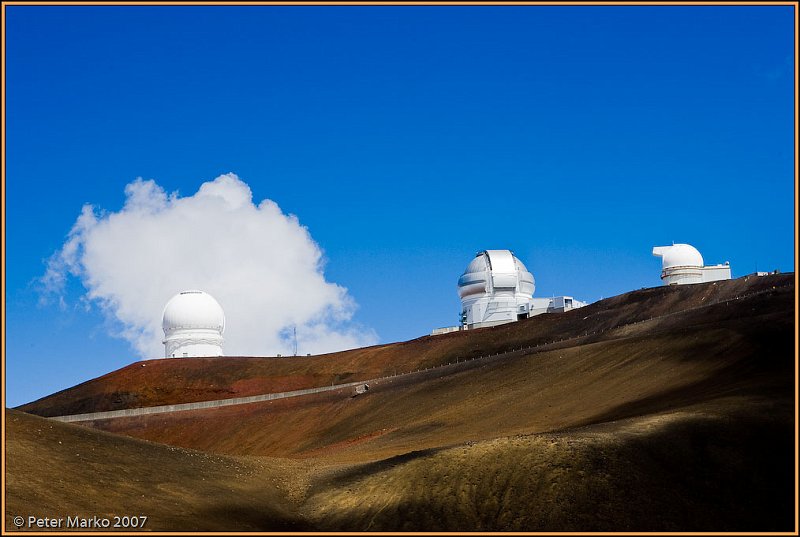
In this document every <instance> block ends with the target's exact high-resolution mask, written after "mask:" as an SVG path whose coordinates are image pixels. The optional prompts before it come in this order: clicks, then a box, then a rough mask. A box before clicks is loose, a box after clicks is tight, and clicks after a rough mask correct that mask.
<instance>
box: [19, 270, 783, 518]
mask: <svg viewBox="0 0 800 537" xmlns="http://www.w3.org/2000/svg"><path fill="white" fill-rule="evenodd" d="M792 276H793V275H789V276H770V277H764V278H749V279H747V280H745V279H740V280H734V281H732V282H718V284H717V285H714V284H703V285H695V286H686V288H684V289H663V288H662V289H655V290H654V289H648V290H643V291H637V292H634V293H629V294H627V295H622V296H620V297H615V298H613V299H609V301H603V302H602V303H600V304H595V305H593V306H589V307H587V308H583V309H581V310H577V311H573V312H571V313H567V314H563V315H552V316H546V317H542V318H541V319H532V320H529V321H524V322H519V323H514V325H509V327H498V328H500V329H503V328H505V330H499V329H497V328H496V329H489V330H476V331H474V332H473V333H472V334H471V337H472V338H474V340H471V341H473V342H474V341H477V343H476V344H477V345H479V346H480V345H483V344H482V343H481V341H483V340H485V341H486V343H485V346H486V347H492V346H493V345H494V346H495V348H497V347H499V346H501V345H503V344H504V345H506V347H505V348H513V347H514V346H519V343H520V341H521V340H524V341H536V339H537V338H542V340H544V341H547V340H552V339H556V338H555V337H554V336H553V334H546V333H540V332H537V325H536V324H535V323H534V321H537V320H540V321H541V322H542V323H543V324H544V323H554V324H553V326H556V327H557V328H559V327H560V329H561V332H560V333H559V332H558V330H555V332H556V334H557V335H560V336H566V337H569V336H577V335H579V334H585V333H587V332H591V330H588V328H590V327H591V326H597V325H600V326H601V327H603V328H605V330H600V331H599V332H598V333H596V334H593V335H589V336H587V337H583V338H579V339H575V340H570V341H564V342H562V343H561V344H559V345H556V346H554V347H548V350H545V351H543V352H535V353H527V354H525V353H520V354H519V355H512V356H508V357H497V358H491V359H488V360H482V361H479V362H475V363H473V364H472V365H471V366H470V367H467V368H465V369H463V370H461V371H457V372H455V373H451V374H447V375H444V374H442V372H441V370H433V371H430V372H428V373H426V374H423V375H421V376H420V377H416V378H405V379H403V380H402V381H401V380H400V379H395V380H394V381H392V382H384V383H379V384H378V385H376V386H375V387H374V388H373V389H371V390H370V391H369V392H368V393H367V394H365V395H363V396H359V397H355V398H352V397H349V392H348V393H346V394H343V393H335V392H330V393H326V394H319V395H315V396H308V397H299V398H294V399H284V400H277V401H272V402H267V403H256V404H249V405H241V406H231V407H224V408H219V409H213V410H203V411H188V412H176V413H171V414H158V415H150V416H141V417H137V418H124V419H115V420H104V421H96V422H93V423H90V424H89V425H92V426H93V427H95V428H100V429H105V430H106V431H110V432H114V433H120V434H124V435H128V436H134V437H139V438H141V439H145V440H150V441H153V442H159V443H162V444H168V445H171V446H173V447H174V448H175V449H179V450H187V451H186V452H187V453H188V452H191V453H196V452H195V451H190V450H193V449H194V450H202V452H203V453H204V455H203V456H205V457H209V458H211V459H214V458H215V457H218V458H220V460H242V461H258V463H259V464H260V465H261V469H260V471H259V472H257V477H256V479H268V478H269V476H274V475H278V474H280V475H286V473H285V472H286V471H287V470H286V468H289V467H291V475H292V476H293V477H292V479H291V480H289V481H281V480H280V479H278V480H277V481H275V482H276V483H278V484H279V485H278V486H279V487H282V488H281V494H282V497H283V498H284V500H285V501H284V502H283V503H280V502H279V503H276V504H274V505H277V506H281V511H280V513H278V515H279V516H278V515H275V516H274V517H273V518H269V517H266V518H264V519H263V525H262V526H261V529H270V528H271V527H287V524H288V525H292V527H297V528H300V527H305V528H313V529H328V530H331V529H344V530H386V531H392V530H395V531H396V530H471V529H481V530H523V531H524V530H545V531H557V530H601V531H602V530H631V531H644V530H664V531H670V530H684V531H699V530H710V531H713V530H717V531H722V530H727V531H737V530H741V531H755V530H764V531H767V530H783V531H789V530H791V529H792V528H793V527H794V508H793V505H794V503H793V502H794V499H795V498H794V469H795V466H794V465H795V463H794V455H795V452H794V447H795V446H794V393H795V392H794V379H795V376H794V375H795V364H794V338H795V319H794V304H795V294H794V286H793V278H792ZM733 296H743V297H744V298H741V299H739V300H733V301H729V302H722V303H712V302H716V301H717V300H719V299H721V298H731V297H733ZM709 303H712V304H710V305H707V306H704V307H697V306H702V305H703V304H709ZM590 308H593V309H590ZM620 310H622V311H623V313H620ZM668 312H673V314H671V315H666V316H658V315H663V314H664V313H668ZM578 313H579V314H580V316H578V315H576V314H578ZM570 316H571V317H572V321H569V320H567V321H563V320H558V322H556V321H553V320H551V319H556V318H560V319H569V317H570ZM654 316H655V318H653V319H650V320H645V321H643V322H638V323H636V324H626V321H627V320H628V319H633V320H636V319H648V318H650V317H654ZM590 322H592V323H593V324H591V325H588V324H587V323H590ZM615 326H617V328H614V327H615ZM511 328H513V330H511ZM594 331H595V332H597V330H594ZM463 335H464V334H457V336H463ZM526 337H527V339H524V338H526ZM440 338H443V339H442V340H441V341H446V340H448V339H449V340H451V341H455V342H458V343H461V344H463V342H462V341H461V340H462V339H463V338H448V336H440ZM503 338H505V340H506V342H505V343H503ZM436 339H437V338H422V339H421V340H416V342H410V343H416V344H417V345H421V344H422V343H427V344H437V345H438V344H439V343H438V342H437V341H435V340H436ZM432 340H433V341H432ZM387 347H392V346H387ZM387 347H384V348H387ZM397 347H399V348H402V347H403V345H402V344H400V345H398V346H397ZM367 351H368V349H367V350H362V351H361V352H367ZM399 354H401V353H399ZM475 365H479V367H475ZM331 367H333V366H331ZM68 392H69V391H68ZM62 393H63V392H62ZM73 393H77V392H73ZM46 400H47V399H45V400H44V401H46ZM64 401H65V400H63V399H62V400H60V403H59V404H67V405H69V401H66V403H64ZM14 416H18V417H19V419H23V417H24V419H26V420H28V419H29V420H36V419H37V418H35V417H31V416H25V415H24V414H21V413H15V414H14ZM43 423H48V424H49V423H51V422H46V421H45V422H43ZM52 426H53V427H54V428H56V429H58V430H59V431H60V430H61V429H60V428H61V427H69V430H70V431H75V430H80V428H79V427H78V428H76V426H67V425H65V424H60V423H57V424H52ZM84 430H86V431H87V434H89V433H91V434H95V435H103V434H105V435H106V436H103V437H102V438H109V439H115V440H114V442H123V443H124V442H137V441H136V440H133V439H124V438H121V437H120V436H115V435H109V434H107V433H101V432H98V431H93V430H91V429H88V428H87V429H84ZM59 434H60V433H59ZM14 442H15V439H14V436H13V435H11V434H9V446H11V445H12V444H14ZM136 445H137V446H138V445H140V444H136ZM141 445H147V446H153V445H154V444H147V443H144V444H141ZM156 447H158V448H162V446H156ZM53 449H56V448H55V446H54V445H52V442H47V443H46V445H44V446H40V447H39V450H40V451H39V453H38V454H36V455H34V453H33V452H31V453H27V454H26V452H24V451H21V452H19V453H18V454H17V455H14V456H12V450H11V448H10V447H9V459H8V472H9V476H11V475H21V472H23V471H24V472H28V471H30V472H32V473H33V475H36V474H37V469H36V456H38V457H43V458H48V457H50V456H51V455H50V454H49V450H53ZM166 449H168V448H166ZM82 452H86V450H84V451H82ZM179 452H180V453H183V451H179ZM289 459H291V460H289ZM137 464H138V463H137V462H136V461H135V459H134V461H133V462H132V463H131V464H130V465H127V464H126V462H125V458H124V457H122V459H119V460H115V461H112V462H109V463H106V462H104V461H102V460H100V459H99V458H98V459H93V462H92V465H90V466H87V468H88V469H87V470H86V475H85V476H83V478H84V479H85V480H88V481H89V482H91V479H92V478H91V473H92V472H101V473H102V472H103V471H110V470H107V469H108V468H114V467H116V466H115V465H122V466H123V467H125V468H126V471H128V472H132V475H133V474H135V471H136V470H135V469H136V465H137ZM212 467H213V465H212ZM53 471H54V472H55V475H58V470H57V469H54V470H53ZM163 471H164V472H166V473H165V474H164V476H162V477H158V476H154V477H153V479H156V480H158V479H165V480H173V479H175V478H174V476H172V475H171V474H170V473H169V470H168V469H164V470H163ZM281 472H284V473H283V474H281ZM73 477H79V472H76V473H75V475H74V476H73ZM220 479H221V481H222V482H224V478H220ZM11 483H12V482H11V481H9V490H8V505H9V507H12V506H13V507H15V508H17V509H20V510H24V509H25V508H26V506H30V505H38V506H42V505H45V506H50V508H51V510H52V508H53V506H59V505H61V503H62V502H66V503H67V504H69V502H70V501H74V500H73V499H71V496H70V494H69V490H61V491H59V490H55V491H53V490H50V491H48V492H47V493H46V494H45V492H44V491H43V490H41V489H40V488H41V486H43V485H40V486H37V485H36V484H30V483H29V482H27V481H24V480H20V479H17V480H16V481H15V482H14V485H13V486H11ZM140 486H141V488H142V489H144V488H148V489H150V490H152V484H147V483H141V484H140ZM155 490H157V491H158V490H159V489H158V488H157V487H156V489H155ZM167 490H169V488H168V489H167ZM73 492H74V491H73ZM131 493H134V494H135V493H138V491H131ZM159 494H160V493H159ZM90 496H91V494H90ZM244 496H246V497H244ZM167 498H168V501H178V500H175V499H174V498H173V497H170V496H168V497H167ZM183 500H184V501H186V502H187V503H186V505H191V501H192V500H191V498H190V497H189V496H187V497H185V498H183ZM93 501H94V502H95V505H96V506H98V509H99V508H100V506H102V508H103V509H105V511H106V512H107V511H110V510H112V509H118V508H121V506H122V505H123V503H121V499H120V498H116V499H115V498H106V496H105V495H103V494H102V490H97V489H95V496H94V500H93ZM262 501H263V502H269V501H270V500H269V499H268V498H266V497H261V496H260V495H259V494H258V493H253V494H252V495H251V494H247V495H239V496H232V497H231V498H227V497H226V495H225V494H224V493H220V494H219V495H218V503H219V505H220V506H225V507H224V508H220V509H218V510H217V511H214V512H215V513H220V512H228V513H233V512H238V513H242V514H246V516H244V515H243V518H244V519H246V520H249V521H252V520H257V516H258V514H259V513H260V512H261V511H259V505H260V503H259V502H262ZM178 503H180V501H178ZM203 505H204V506H206V505H207V504H203ZM264 505H273V504H269V503H265V504H264ZM212 510H213V509H212ZM214 520H216V519H214ZM214 520H212V521H209V522H207V524H209V525H208V526H204V527H209V528H217V527H220V526H219V521H216V522H215V521H214ZM161 523H162V522H161V519H160V518H159V517H158V516H154V519H153V524H154V526H153V527H155V528H158V527H162V526H159V524H161ZM167 523H168V521H167V522H164V524H167ZM213 524H216V525H213ZM270 524H274V526H271V525H270ZM164 527H174V526H164ZM236 527H239V526H235V525H232V526H231V528H236Z"/></svg>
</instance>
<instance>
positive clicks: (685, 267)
mask: <svg viewBox="0 0 800 537" xmlns="http://www.w3.org/2000/svg"><path fill="white" fill-rule="evenodd" d="M653 255H654V256H656V257H660V258H661V281H663V282H664V285H684V284H688V283H703V282H713V281H718V280H730V279H731V265H730V263H728V262H727V261H726V262H725V263H724V264H722V265H703V256H702V255H700V252H698V251H697V248H695V247H694V246H692V245H691V244H673V245H672V246H656V247H655V248H653Z"/></svg>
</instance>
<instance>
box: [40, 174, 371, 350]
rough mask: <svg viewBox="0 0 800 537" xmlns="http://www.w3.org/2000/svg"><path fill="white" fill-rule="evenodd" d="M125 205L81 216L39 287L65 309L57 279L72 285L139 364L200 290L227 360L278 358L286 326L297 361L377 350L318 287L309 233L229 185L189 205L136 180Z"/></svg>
mask: <svg viewBox="0 0 800 537" xmlns="http://www.w3.org/2000/svg"><path fill="white" fill-rule="evenodd" d="M125 194H126V201H125V205H124V207H123V208H122V209H121V210H120V211H119V212H110V213H104V212H99V211H97V210H96V209H95V208H94V207H92V206H91V205H85V206H84V207H83V210H82V211H81V214H80V216H79V217H78V219H77V221H76V222H75V224H74V226H73V228H72V230H71V231H70V233H69V236H68V237H67V241H66V242H65V243H64V245H63V246H62V248H61V249H60V250H59V251H58V252H56V253H55V254H54V255H53V256H52V257H51V259H50V260H49V263H48V267H47V271H46V273H45V275H44V276H43V277H42V279H41V281H42V284H43V286H44V287H45V289H46V290H47V291H48V292H49V293H56V294H58V295H60V296H59V300H63V296H61V295H62V294H63V290H64V286H65V283H66V281H67V278H68V277H69V276H74V277H77V278H79V279H80V281H81V282H82V284H83V286H84V287H85V289H86V294H85V296H84V299H85V300H86V301H88V302H89V303H93V304H97V305H98V306H99V307H100V308H101V309H102V310H103V311H104V312H105V313H106V314H107V315H108V316H109V317H110V318H112V319H116V320H117V321H118V323H114V324H116V325H117V326H118V331H117V332H115V333H114V334H113V335H115V336H120V337H123V338H125V339H126V340H128V341H129V342H130V343H131V345H132V346H133V347H134V348H135V349H136V351H137V352H138V353H139V355H140V356H141V357H143V358H156V357H160V356H163V353H164V351H163V345H162V344H161V339H162V337H163V332H162V330H161V313H162V310H163V307H164V305H165V304H166V302H167V300H169V299H170V297H172V296H173V295H174V294H176V293H178V292H179V291H182V290H185V289H202V290H204V291H207V292H208V293H210V294H211V295H212V296H214V297H215V298H216V299H217V301H219V303H220V304H221V305H222V307H223V309H224V310H225V315H226V318H227V322H226V329H225V346H224V350H225V353H226V354H227V355H254V356H258V355H262V356H263V355H274V354H276V353H283V354H287V353H288V352H289V351H290V350H291V348H292V341H290V338H291V336H290V337H289V338H287V337H286V334H287V333H290V332H291V327H293V326H296V327H297V339H298V351H299V352H300V353H307V352H310V353H312V354H318V353H322V352H330V351H335V350H341V349H346V348H353V347H359V346H364V345H371V344H374V343H376V341H377V337H376V336H375V334H374V332H372V331H371V330H365V329H363V328H361V327H358V326H356V325H354V323H353V322H352V315H353V312H354V310H355V308H356V304H355V302H354V301H353V299H352V298H351V297H350V296H349V295H348V294H347V290H346V289H345V288H343V287H341V286H339V285H336V284H335V283H331V282H327V281H325V277H324V274H323V263H322V252H321V250H320V248H319V246H318V245H317V243H316V242H314V240H313V239H312V238H311V235H310V234H309V233H308V230H307V229H306V228H305V227H303V226H302V225H300V223H299V221H298V220H297V218H296V217H295V216H294V215H285V214H283V212H282V211H281V209H280V208H279V207H278V205H277V204H275V203H274V202H273V201H271V200H268V199H265V200H263V201H261V202H260V203H259V204H258V205H255V204H254V203H253V199H252V192H251V191H250V188H249V187H248V186H247V184H245V183H244V182H242V181H241V180H240V179H239V178H238V177H237V176H236V175H234V174H232V173H229V174H225V175H221V176H219V177H217V178H216V179H215V180H213V181H210V182H207V183H204V184H203V185H202V186H201V187H200V189H199V190H198V191H197V193H196V194H194V195H193V196H188V197H180V196H178V195H177V193H173V194H170V195H167V193H166V192H165V191H164V189H163V188H161V187H160V186H159V185H157V184H156V183H155V182H154V181H152V180H148V181H144V180H142V179H137V180H136V181H134V182H132V183H130V184H128V185H127V186H126V187H125ZM62 303H63V302H62Z"/></svg>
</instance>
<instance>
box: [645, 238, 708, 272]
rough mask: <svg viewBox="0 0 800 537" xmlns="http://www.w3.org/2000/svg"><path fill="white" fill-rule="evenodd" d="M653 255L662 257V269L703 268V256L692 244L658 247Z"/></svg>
mask: <svg viewBox="0 0 800 537" xmlns="http://www.w3.org/2000/svg"><path fill="white" fill-rule="evenodd" d="M653 255H655V256H661V268H662V269H668V268H673V267H702V266H703V256H702V255H700V252H698V251H697V248H695V247H694V246H692V245H691V244H673V245H672V246H656V247H655V248H653Z"/></svg>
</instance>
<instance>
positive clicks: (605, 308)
mask: <svg viewBox="0 0 800 537" xmlns="http://www.w3.org/2000/svg"><path fill="white" fill-rule="evenodd" d="M793 282H794V275H793V274H781V275H773V276H769V277H755V276H750V277H743V278H739V279H736V280H728V281H721V282H714V283H711V284H706V285H686V286H672V287H655V288H649V289H642V290H639V291H634V292H630V293H625V294H623V295H619V296H616V297H612V298H608V299H605V300H601V301H599V302H596V303H594V304H590V305H589V306H586V307H584V308H581V309H577V310H573V311H570V312H567V313H564V314H552V315H539V316H537V317H534V318H531V319H526V320H523V321H519V322H516V323H511V324H507V325H502V326H497V327H493V328H483V329H480V330H469V331H465V332H453V333H449V334H443V335H439V336H424V337H421V338H417V339H414V340H411V341H407V342H401V343H393V344H388V345H378V346H374V347H366V348H362V349H354V350H349V351H343V352H338V353H332V354H325V355H319V356H308V357H306V356H299V357H284V358H281V359H265V358H262V357H225V358H224V359H219V358H173V359H156V360H145V361H141V362H134V363H132V364H130V365H128V366H126V367H123V368H121V369H119V370H116V371H113V372H111V373H108V374H106V375H103V376H101V377H98V378H96V379H92V380H90V381H87V382H84V383H82V384H79V385H77V386H74V387H72V388H68V389H66V390H62V391H60V392H57V393H55V394H52V395H49V396H46V397H43V398H42V399H39V400H37V401H34V402H31V403H28V404H25V405H22V406H20V407H18V409H19V410H23V411H25V412H29V413H31V414H37V415H40V416H63V415H69V414H82V413H88V412H100V411H106V410H119V409H124V408H136V407H148V406H159V405H170V404H176V403H188V402H195V401H206V400H214V399H226V398H234V397H245V396H250V395H258V394H263V393H272V392H281V391H289V390H297V389H302V388H310V387H315V386H328V385H330V384H332V383H335V384H339V383H346V382H351V381H355V380H367V379H371V378H376V377H381V376H384V375H390V374H394V373H403V372H406V371H413V370H416V369H418V368H425V367H433V366H437V365H441V364H446V363H449V362H451V361H455V360H456V359H465V358H471V357H475V356H481V355H486V354H492V353H496V352H503V351H507V350H509V349H513V348H518V347H522V346H530V345H538V344H541V343H547V342H550V341H553V340H557V339H563V338H571V337H574V336H576V335H579V334H583V333H587V332H598V331H604V330H608V329H611V328H613V327H615V326H619V325H623V324H628V323H634V322H637V321H640V320H644V319H649V318H651V317H657V316H660V315H664V314H668V313H676V312H680V311H684V310H687V309H691V308H695V307H698V306H703V305H705V304H709V303H712V302H716V301H720V300H725V299H729V298H732V297H736V296H742V295H746V294H752V293H758V292H762V291H765V290H770V289H771V288H773V287H776V288H782V287H784V288H785V287H786V286H791V285H793Z"/></svg>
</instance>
